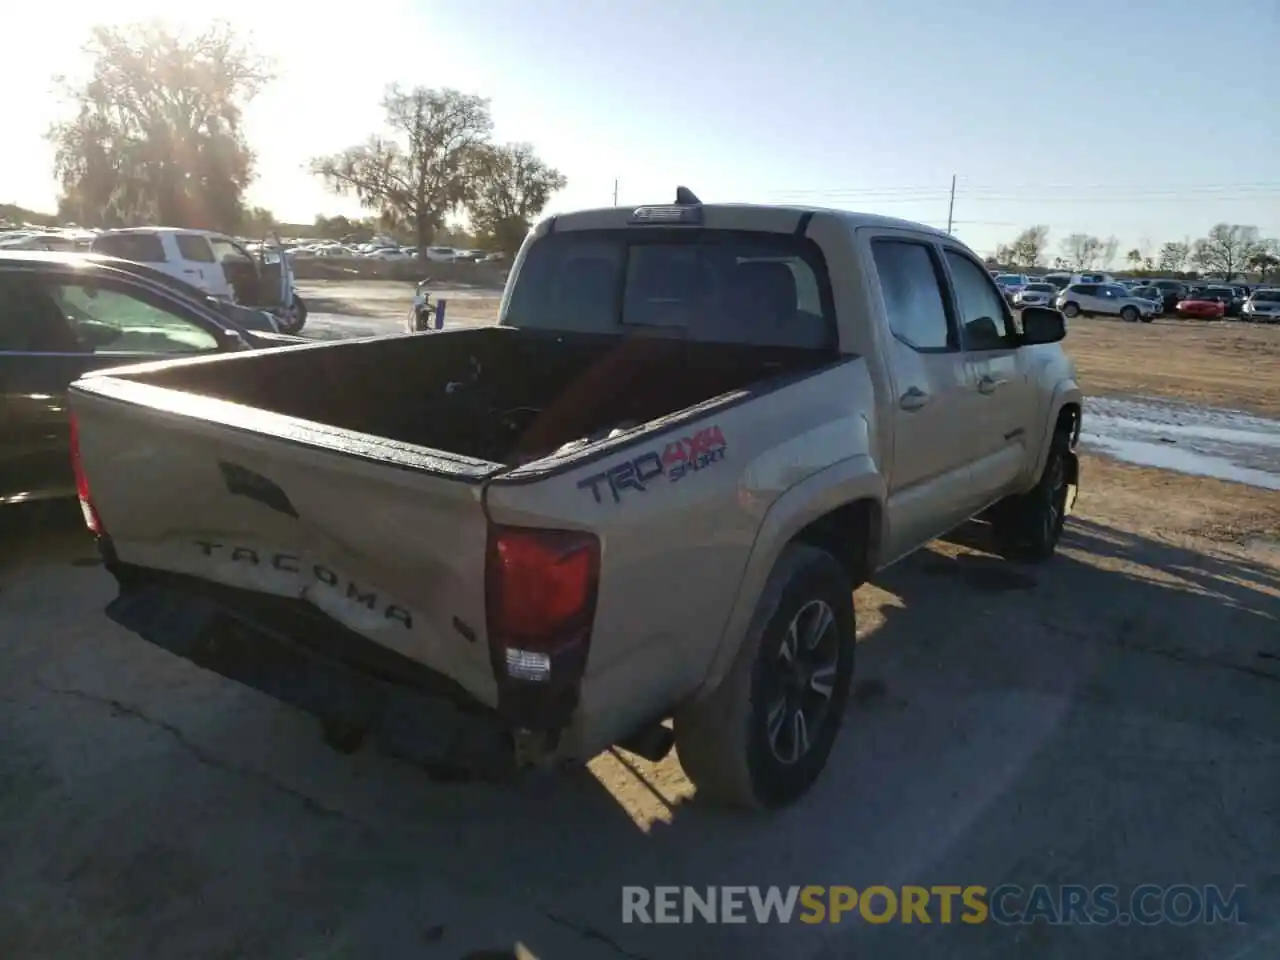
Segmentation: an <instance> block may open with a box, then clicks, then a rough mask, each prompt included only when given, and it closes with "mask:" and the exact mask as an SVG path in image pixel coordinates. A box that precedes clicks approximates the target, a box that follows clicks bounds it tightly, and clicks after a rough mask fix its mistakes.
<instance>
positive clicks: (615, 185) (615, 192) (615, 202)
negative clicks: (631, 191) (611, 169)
mask: <svg viewBox="0 0 1280 960" xmlns="http://www.w3.org/2000/svg"><path fill="white" fill-rule="evenodd" d="M613 205H614V206H615V207H616V206H617V205H618V178H617V177H614V178H613Z"/></svg>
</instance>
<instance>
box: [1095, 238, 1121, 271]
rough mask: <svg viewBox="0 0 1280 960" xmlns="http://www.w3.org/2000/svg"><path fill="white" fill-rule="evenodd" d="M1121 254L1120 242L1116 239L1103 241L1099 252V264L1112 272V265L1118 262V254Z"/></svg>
mask: <svg viewBox="0 0 1280 960" xmlns="http://www.w3.org/2000/svg"><path fill="white" fill-rule="evenodd" d="M1119 252H1120V241H1119V240H1117V239H1116V238H1115V237H1107V239H1105V240H1103V241H1102V246H1101V249H1100V251H1099V252H1098V264H1099V265H1100V266H1101V267H1102V268H1103V269H1104V270H1110V269H1111V265H1112V264H1113V263H1115V262H1116V254H1117V253H1119Z"/></svg>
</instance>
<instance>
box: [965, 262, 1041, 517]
mask: <svg viewBox="0 0 1280 960" xmlns="http://www.w3.org/2000/svg"><path fill="white" fill-rule="evenodd" d="M944 257H945V260H946V264H947V274H948V276H949V278H950V282H951V290H952V293H953V296H954V298H955V305H956V313H957V314H958V317H959V321H960V339H961V343H962V345H963V347H964V359H965V389H964V392H963V395H962V398H961V402H960V404H959V405H958V406H957V408H956V411H955V412H956V414H958V415H960V416H961V418H962V419H963V422H964V423H965V425H966V436H967V439H968V442H969V443H970V444H971V445H972V446H971V450H970V461H971V465H972V473H971V477H970V486H969V488H968V490H967V491H966V493H967V494H968V499H967V501H966V502H967V503H968V509H969V512H976V511H978V510H980V509H981V508H983V507H985V506H986V505H987V504H989V503H991V502H992V501H994V500H996V499H998V498H999V497H1001V496H1002V495H1003V494H1004V493H1005V492H1007V491H1008V490H1010V489H1011V488H1013V487H1014V486H1016V485H1017V483H1018V481H1019V479H1020V477H1021V475H1022V472H1023V468H1024V467H1025V465H1026V463H1027V462H1028V459H1029V458H1028V456H1027V444H1028V443H1029V442H1030V440H1031V438H1030V437H1028V435H1027V424H1028V423H1029V422H1032V421H1033V420H1034V418H1035V416H1036V404H1037V403H1038V394H1037V393H1036V391H1035V390H1034V389H1033V388H1032V384H1031V380H1030V377H1029V375H1028V372H1027V369H1026V357H1025V355H1024V353H1023V352H1022V351H1020V350H1019V349H1018V332H1017V328H1016V326H1015V324H1014V319H1013V315H1012V313H1011V312H1010V310H1009V308H1008V307H1007V306H1006V304H1005V302H1004V297H1002V296H1001V295H1000V293H999V291H998V290H997V289H996V288H995V285H994V284H993V283H991V281H990V279H989V278H988V277H987V275H986V271H985V270H983V269H982V266H981V265H980V264H979V263H978V262H977V261H976V260H974V259H973V258H972V256H970V255H969V254H968V253H967V252H966V251H964V250H961V249H959V248H958V247H952V246H947V247H946V248H945V253H944Z"/></svg>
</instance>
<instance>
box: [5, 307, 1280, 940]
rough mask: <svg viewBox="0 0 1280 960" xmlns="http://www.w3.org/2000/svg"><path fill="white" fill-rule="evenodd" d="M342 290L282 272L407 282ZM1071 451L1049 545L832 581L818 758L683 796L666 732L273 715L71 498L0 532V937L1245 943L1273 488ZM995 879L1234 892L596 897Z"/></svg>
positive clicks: (1270, 907) (398, 312)
mask: <svg viewBox="0 0 1280 960" xmlns="http://www.w3.org/2000/svg"><path fill="white" fill-rule="evenodd" d="M309 286H315V285H309ZM380 286H382V287H384V288H385V287H387V286H389V285H380ZM321 294H324V296H321ZM357 294H359V291H349V290H348V291H344V290H342V289H338V290H335V289H333V287H331V286H330V287H325V288H324V289H315V290H312V289H308V290H307V292H306V293H305V294H304V295H306V296H308V298H309V299H310V298H313V297H314V300H313V303H316V304H320V305H323V306H332V307H333V310H332V311H325V310H316V314H317V315H318V319H317V322H316V328H315V329H316V330H319V331H323V330H324V329H326V324H327V323H332V326H330V327H328V329H331V330H336V331H337V332H336V333H335V334H334V335H338V334H341V333H343V332H344V331H345V332H346V333H345V335H350V333H351V332H357V331H359V330H361V329H373V328H377V329H378V330H379V332H385V330H386V329H387V328H388V327H389V326H392V324H393V322H394V321H396V320H398V319H399V318H400V317H402V316H403V308H404V307H405V306H407V297H406V294H405V293H404V291H403V290H402V291H400V292H399V293H395V294H392V292H390V291H387V295H386V296H385V297H383V298H382V299H381V300H379V299H378V298H374V297H363V298H362V299H361V303H362V305H363V306H362V309H364V310H365V311H366V312H365V313H364V315H363V316H352V315H350V313H349V311H348V310H347V309H346V307H345V306H344V303H345V300H346V298H347V297H350V296H355V295H357ZM401 297H406V299H404V300H401V299H400V298H401ZM326 298H327V299H328V300H329V301H330V302H329V303H325V302H324V301H325V300H326ZM459 299H467V298H466V297H462V298H459ZM471 299H475V300H482V299H484V295H483V294H481V293H476V294H475V296H474V297H472V298H471ZM479 308H480V307H479V305H477V309H478V310H479ZM313 309H315V308H314V307H313ZM451 309H452V308H451ZM489 309H490V310H491V309H492V308H491V307H490V308H489ZM334 311H341V312H342V313H343V314H344V315H343V316H339V317H338V318H337V319H336V320H334V321H325V320H324V316H325V315H326V313H330V314H331V313H333V312H334ZM490 315H491V314H490ZM362 325H365V326H362ZM1113 326H1115V325H1113ZM308 329H312V328H311V325H310V324H309V326H308ZM1078 329H1080V330H1084V329H1086V328H1084V327H1083V326H1081V327H1079V328H1078ZM1097 329H1099V330H1102V331H1103V333H1102V334H1099V335H1098V336H1103V335H1105V336H1107V337H1110V336H1112V335H1113V334H1112V332H1111V331H1110V329H1108V328H1106V327H1102V326H1099V327H1098V328H1097ZM1115 329H1117V330H1124V332H1125V334H1128V333H1130V332H1134V331H1139V330H1151V329H1160V326H1157V327H1155V328H1134V327H1127V328H1125V327H1119V326H1115ZM1119 335H1120V334H1115V336H1119ZM1137 335H1138V336H1148V335H1149V334H1147V333H1143V332H1138V333H1137ZM1177 335H1178V334H1177V333H1175V334H1172V335H1171V336H1177ZM1075 336H1076V334H1075V332H1074V331H1073V337H1075ZM1079 339H1081V340H1082V341H1084V342H1086V343H1089V342H1092V341H1090V340H1089V339H1088V334H1081V335H1080V337H1079ZM1101 349H1102V348H1101V347H1099V350H1101ZM1087 352H1088V351H1087V350H1086V353H1087ZM1103 352H1104V353H1105V351H1103ZM1082 368H1086V369H1087V367H1086V364H1084V363H1082ZM1223 382H1225V381H1223ZM1215 389H1218V388H1217V387H1215ZM1155 392H1158V391H1155ZM1224 396H1225V395H1224ZM1219 399H1221V398H1219ZM1226 402H1230V401H1229V399H1228V400H1227V401H1226ZM1264 412H1265V411H1264ZM1083 469H1084V480H1083V490H1082V495H1081V501H1080V505H1079V516H1078V517H1076V518H1075V519H1074V520H1073V521H1072V523H1071V524H1070V527H1069V530H1068V533H1067V535H1066V538H1065V540H1064V544H1063V548H1062V549H1061V551H1060V554H1059V556H1058V557H1057V558H1056V559H1055V560H1054V561H1053V562H1052V563H1050V564H1048V565H1046V566H1044V567H1041V568H1034V569H1030V568H1021V567H1017V566H1013V565H1009V564H1006V563H1004V562H1002V561H999V560H997V559H996V558H994V557H993V556H991V555H990V554H989V553H988V552H987V549H986V546H987V544H986V542H985V538H984V531H983V529H982V528H981V527H980V526H978V525H971V526H970V527H967V528H965V529H964V530H961V531H958V532H957V533H956V534H955V535H954V536H952V537H950V538H948V539H947V540H946V541H942V542H939V543H937V544H934V545H933V546H932V547H931V548H930V549H929V550H926V551H923V552H921V553H920V554H917V555H916V556H914V557H912V558H909V559H908V560H907V561H904V562H903V563H902V564H899V565H898V566H896V567H894V568H893V569H891V570H889V571H886V572H885V573H884V574H883V575H882V576H880V577H878V578H877V581H876V583H875V584H874V585H868V586H866V587H864V588H862V589H861V590H859V591H858V593H857V594H856V601H857V607H858V615H859V633H860V640H861V645H860V660H859V665H858V675H857V678H856V679H857V684H856V687H855V696H854V698H853V702H852V704H851V705H850V708H849V711H848V714H847V717H846V726H845V729H844V731H843V733H842V735H841V739H840V741H839V742H838V744H837V748H836V751H835V753H834V755H833V757H832V760H831V765H830V767H829V769H828V771H827V774H826V776H825V777H824V779H823V780H822V782H821V783H820V785H819V786H818V788H817V789H816V790H815V791H814V793H813V794H812V795H810V796H809V797H807V798H806V799H805V800H804V801H803V802H802V803H800V804H799V805H797V806H796V807H794V808H792V809H790V810H787V811H785V812H782V813H780V814H777V815H774V816H760V817H752V816H745V815H731V814H726V813H724V812H722V811H720V810H718V809H716V808H714V807H710V806H708V805H706V804H702V803H700V802H699V800H698V798H697V796H696V794H695V793H694V792H693V789H692V787H691V786H690V785H689V784H688V782H687V781H686V780H685V779H684V777H683V775H682V773H681V771H680V767H679V763H678V758H675V757H670V758H668V759H667V760H666V761H664V762H662V763H660V764H649V763H646V762H644V761H640V760H638V759H636V758H634V757H631V756H629V755H627V754H624V753H606V754H603V755H601V756H600V757H598V758H596V760H594V761H593V762H592V763H591V764H590V766H589V767H588V768H587V769H584V770H578V771H569V772H566V773H564V774H561V775H558V776H549V777H543V778H535V779H531V780H529V781H526V782H524V783H522V784H520V785H518V786H516V787H512V788H505V789H503V788H497V787H493V786H490V785H486V784H479V783H441V782H436V781H433V780H431V779H430V778H429V777H428V776H427V775H426V774H425V773H424V772H423V771H421V770H418V769H416V768H414V767H412V766H410V765H408V764H405V763H403V762H400V761H397V760H394V759H391V758H388V757H385V756H382V755H381V754H380V753H379V752H378V751H377V750H376V749H375V748H372V747H370V748H366V749H365V750H363V751H361V752H360V753H358V754H356V755H354V756H349V757H348V756H339V755H337V754H335V753H333V752H331V751H329V750H328V749H327V748H326V747H324V746H323V745H322V743H321V741H320V738H319V736H318V732H317V730H316V726H315V724H314V723H313V722H312V721H310V720H309V719H308V718H307V717H304V716H302V715H300V714H298V713H296V712H295V711H292V710H290V709H288V708H286V707H283V706H281V705H279V704H277V703H275V702H273V701H271V700H269V699H267V698H265V697H262V696H260V695H258V694H256V693H254V692H252V691H250V690H247V689H244V688H241V687H238V686H236V685H234V684H232V683H229V682H227V681H224V680H222V679H220V678H219V677H217V676H215V675H212V674H209V673H207V672H204V671H202V670H199V669H198V668H195V667H193V666H191V665H189V664H187V663H185V662H183V661H181V660H179V659H177V658H175V657H172V656H170V655H168V654H165V653H163V652H162V651H159V650H157V649H155V648H153V647H150V646H149V645H147V644H146V643H144V642H143V641H141V640H139V639H137V638H136V637H134V636H133V635H131V634H128V633H126V632H124V631H122V630H120V629H119V628H116V627H115V626H114V625H112V624H110V623H109V622H107V621H106V620H105V618H104V617H103V616H102V614H101V610H102V607H103V605H104V604H105V603H106V602H107V601H108V600H109V599H110V597H111V596H112V595H113V584H112V582H111V580H110V578H109V577H108V576H107V575H106V574H105V573H104V572H103V571H102V570H101V569H100V567H98V566H97V564H96V562H95V558H94V557H93V553H92V549H91V547H90V545H89V543H88V542H87V540H86V539H85V537H84V535H83V534H82V533H81V532H80V531H79V530H77V529H76V528H75V526H74V523H69V522H67V520H66V519H65V518H62V519H58V518H48V517H46V520H47V521H48V522H47V524H46V525H45V526H42V527H39V528H37V529H34V530H32V529H26V530H25V531H24V530H19V529H11V530H9V531H8V532H7V533H5V534H4V535H3V539H0V744H2V745H3V746H2V747H0V957H23V958H38V957H50V958H53V957H58V958H61V957H66V956H70V955H75V956H77V957H102V958H111V960H116V958H119V960H125V958H129V960H132V958H136V957H153V956H154V957H163V958H170V957H184V958H186V957H190V958H205V957H209V958H223V957H226V958H232V957H235V958H240V957H254V958H259V957H261V958H276V957H279V958H289V960H298V958H308V960H310V958H316V960H320V958H364V957H380V958H381V957H385V958H399V957H405V958H409V957H412V958H437V957H438V958H450V960H455V958H463V957H483V956H490V957H510V956H526V957H528V956H532V957H537V958H541V960H561V958H574V960H577V958H586V960H593V958H612V960H617V958H631V960H635V958H644V960H660V958H684V957H689V958H707V957H720V956H725V957H731V956H736V957H743V958H754V957H779V958H787V960H799V958H813V960H818V958H823V960H826V958H833V960H834V958H842V957H855V956H857V957H863V956H875V957H879V958H890V960H892V958H899V957H901V958H904V960H928V958H932V957H940V958H941V957H946V958H968V957H981V958H987V960H990V958H996V960H1005V958H1008V960H1013V958H1020V957H1024V956H1034V957H1037V958H1047V960H1057V958H1062V960H1078V958H1080V957H1086V956H1087V957H1090V958H1099V960H1109V958H1116V960H1121V958H1123V960H1138V958H1152V960H1155V958H1160V960H1165V958H1175V960H1178V958H1193V957H1204V958H1210V957H1212V958H1222V960H1272V958H1274V957H1276V956H1280V686H1278V684H1280V494H1277V493H1275V492H1272V491H1265V490H1258V489H1254V488H1250V487H1245V486H1241V485H1237V484H1232V483H1225V482H1220V481H1216V480H1209V479H1198V478H1194V477H1188V476H1183V475H1179V474H1175V473H1169V472H1165V471H1161V470H1154V469H1143V468H1137V467H1128V466H1124V465H1121V464H1117V463H1115V462H1112V461H1109V460H1102V459H1097V458H1092V457H1087V458H1086V460H1085V463H1084V467H1083ZM27 519H28V520H29V521H32V522H34V521H33V520H32V516H31V515H28V516H27ZM9 525H10V526H12V527H16V526H17V523H16V522H11V523H10V524H9ZM1001 883H1018V884H1022V885H1024V886H1030V885H1032V884H1035V883H1045V884H1073V883H1078V884H1084V885H1093V884H1099V883H1114V884H1117V885H1119V886H1121V887H1127V886H1131V885H1135V884H1139V883H1156V884H1178V883H1189V884H1194V885H1203V884H1219V885H1222V886H1224V887H1227V888H1230V887H1232V886H1234V885H1236V884H1241V885H1244V886H1245V887H1247V888H1248V895H1247V899H1246V904H1247V910H1246V914H1245V917H1244V919H1246V920H1247V921H1248V922H1247V923H1246V924H1242V925H1218V926H1204V925H1191V926H1185V927H1179V926H1174V925H1170V924H1165V925H1159V926H1154V927H1139V926H1112V927H1107V928H1098V927H1087V926H1047V925H1042V924H1037V925H1033V926H1025V927H1007V926H1000V925H998V924H992V923H988V924H984V925H980V926H965V925H959V924H956V925H942V924H936V925H933V926H931V927H923V926H918V925H917V926H903V925H897V924H893V925H889V926H872V925H869V924H862V923H853V922H848V921H846V922H845V923H842V924H840V925H829V926H803V925H790V926H780V925H775V926H756V925H748V926H745V927H731V926H711V925H695V926H680V927H661V926H639V925H627V924H624V923H622V920H621V887H622V886H623V885H628V884H642V885H655V884H692V885H697V886H700V887H701V886H705V885H708V884H780V885H790V884H848V885H851V886H854V887H858V888H865V887H866V886H868V885H870V884H888V885H890V886H898V885H902V884H921V885H924V886H931V885H934V884H959V885H967V884H981V885H984V886H987V887H989V888H990V887H995V886H997V885H999V884H1001ZM517 945H520V946H519V947H518V948H517ZM485 951H491V952H485ZM520 951H523V952H520Z"/></svg>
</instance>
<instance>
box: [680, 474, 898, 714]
mask: <svg viewBox="0 0 1280 960" xmlns="http://www.w3.org/2000/svg"><path fill="white" fill-rule="evenodd" d="M865 499H870V500H874V501H875V502H876V503H879V504H881V505H883V504H884V502H885V483H884V477H883V476H882V475H881V474H880V471H879V470H878V469H877V467H876V464H875V461H873V460H872V459H871V457H870V456H867V455H865V454H864V455H860V456H856V457H851V458H849V459H847V460H841V461H839V462H838V463H835V464H832V465H831V466H829V467H827V468H826V469H824V470H821V471H819V472H818V473H815V474H812V475H811V476H809V477H806V478H805V479H804V480H802V481H800V482H799V483H797V484H796V485H795V486H793V487H791V488H789V489H788V490H787V491H786V492H785V493H783V494H782V495H781V496H780V497H778V498H777V499H776V500H775V501H774V502H773V504H772V505H771V506H770V507H769V510H768V511H767V512H766V513H765V516H764V520H763V522H762V523H761V525H760V529H759V531H758V532H757V533H756V539H755V543H754V544H753V545H752V548H751V556H750V558H749V559H748V560H747V566H746V570H745V571H744V572H743V575H742V581H741V583H740V584H739V586H738V592H737V596H736V599H735V600H734V603H733V606H732V607H731V609H730V612H729V615H728V618H727V619H726V621H725V628H724V631H723V632H722V633H721V635H720V639H719V641H718V643H717V647H716V652H715V655H714V656H713V658H712V661H711V665H710V667H709V668H708V670H707V674H706V676H705V677H704V678H703V681H702V685H701V687H700V688H699V690H698V692H697V694H695V697H696V698H701V697H703V696H706V695H708V694H709V693H711V691H713V690H715V688H716V687H717V686H719V684H720V682H721V680H723V679H724V677H725V675H726V674H727V673H728V672H729V669H730V667H731V666H732V665H733V661H734V658H735V657H736V656H737V654H738V649H739V647H740V646H741V644H742V641H743V638H744V637H745V636H746V633H747V627H748V626H749V624H750V622H751V617H752V615H753V614H754V613H755V609H756V605H757V603H758V601H759V599H760V595H761V593H762V592H763V590H764V586H765V583H766V582H767V581H768V579H769V574H770V573H771V572H772V571H773V567H774V564H775V563H776V562H777V559H778V556H779V555H780V554H781V553H782V549H783V548H784V547H785V546H786V545H787V544H788V543H790V542H791V540H792V539H793V538H794V537H795V536H796V534H797V533H799V532H800V531H801V530H803V529H804V528H805V527H807V526H808V525H809V524H810V523H812V522H813V521H814V520H816V519H818V518H819V517H821V516H823V515H824V514H827V513H830V512H831V511H832V510H834V509H836V508H837V507H839V506H842V505H843V504H846V503H852V502H854V501H856V500H865ZM880 514H881V517H882V518H883V517H884V511H883V510H881V512H880ZM881 522H882V523H883V522H884V521H883V519H882V520H881Z"/></svg>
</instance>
